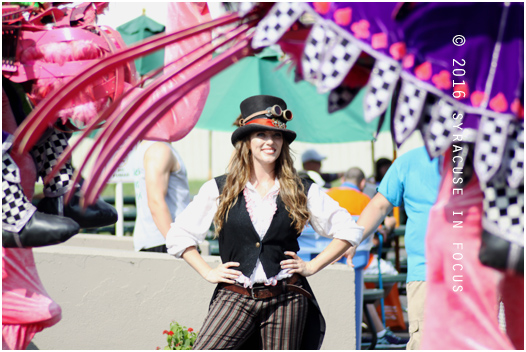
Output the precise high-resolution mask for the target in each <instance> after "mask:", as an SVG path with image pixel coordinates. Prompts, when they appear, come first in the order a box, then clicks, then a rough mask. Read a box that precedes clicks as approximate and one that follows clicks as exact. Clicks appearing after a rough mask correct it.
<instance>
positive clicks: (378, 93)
mask: <svg viewBox="0 0 526 352" xmlns="http://www.w3.org/2000/svg"><path fill="white" fill-rule="evenodd" d="M401 70H402V67H401V66H400V64H398V63H397V62H395V61H390V60H380V59H379V60H376V62H375V64H374V67H373V71H372V72H371V76H370V78H369V82H368V83H367V88H366V92H365V98H364V101H363V103H364V118H365V121H366V122H367V123H369V122H371V121H372V120H374V119H375V118H376V117H378V116H380V115H381V114H382V113H384V112H385V111H386V110H387V107H388V106H389V103H390V102H391V98H392V95H393V91H394V89H395V87H396V83H397V82H398V79H399V78H400V72H401Z"/></svg>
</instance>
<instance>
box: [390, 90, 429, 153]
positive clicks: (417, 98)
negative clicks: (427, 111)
mask: <svg viewBox="0 0 526 352" xmlns="http://www.w3.org/2000/svg"><path fill="white" fill-rule="evenodd" d="M426 96H427V92H426V91H425V90H424V89H421V88H418V87H417V86H416V85H415V84H414V83H412V82H411V81H408V80H404V81H403V82H402V88H401V89H400V94H399V96H398V103H397V105H396V111H395V114H394V119H393V127H392V128H393V132H394V138H395V141H396V143H397V144H398V146H400V145H401V144H402V143H403V142H404V141H405V140H406V139H407V138H408V137H409V136H410V135H411V133H413V131H414V130H415V128H416V127H417V126H418V124H419V121H420V118H421V116H422V112H423V108H424V104H425V102H426Z"/></svg>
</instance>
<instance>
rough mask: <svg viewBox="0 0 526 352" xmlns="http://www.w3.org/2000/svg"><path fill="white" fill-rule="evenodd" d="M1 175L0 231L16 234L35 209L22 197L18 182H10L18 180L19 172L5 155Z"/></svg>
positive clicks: (7, 155)
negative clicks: (0, 207) (0, 225)
mask: <svg viewBox="0 0 526 352" xmlns="http://www.w3.org/2000/svg"><path fill="white" fill-rule="evenodd" d="M6 157H7V158H6ZM8 165H9V166H8ZM17 174H18V175H17ZM2 175H3V178H2V229H4V230H6V231H10V232H16V233H18V232H20V231H21V230H22V228H23V227H24V226H25V225H26V223H27V222H28V221H29V219H31V216H32V215H33V213H34V212H35V211H36V208H35V206H33V204H31V202H30V201H29V200H28V199H27V198H26V196H25V195H24V192H23V190H22V187H21V185H20V181H18V182H13V181H10V180H15V179H17V178H18V180H20V178H19V175H20V170H19V169H18V166H17V165H16V164H15V162H14V161H13V159H11V157H10V156H9V154H7V153H6V154H4V155H3V156H2Z"/></svg>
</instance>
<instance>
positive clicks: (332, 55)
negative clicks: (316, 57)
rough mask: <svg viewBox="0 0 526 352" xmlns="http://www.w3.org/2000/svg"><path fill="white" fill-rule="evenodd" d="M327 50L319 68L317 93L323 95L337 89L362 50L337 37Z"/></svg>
mask: <svg viewBox="0 0 526 352" xmlns="http://www.w3.org/2000/svg"><path fill="white" fill-rule="evenodd" d="M333 43H334V45H333V46H332V47H330V48H328V51H327V53H325V55H324V56H323V62H322V63H321V67H320V79H319V80H318V82H317V88H318V93H321V94H324V93H327V92H329V91H331V90H332V89H334V88H336V87H338V86H339V85H340V84H341V83H342V81H343V80H344V78H345V76H347V74H348V73H349V71H350V70H351V68H352V67H353V66H354V64H355V63H356V60H358V57H359V56H360V54H361V52H362V50H361V49H360V48H359V47H358V46H356V45H354V44H353V43H352V42H351V41H349V40H348V39H346V38H344V37H341V36H337V38H336V39H335V40H334V41H333Z"/></svg>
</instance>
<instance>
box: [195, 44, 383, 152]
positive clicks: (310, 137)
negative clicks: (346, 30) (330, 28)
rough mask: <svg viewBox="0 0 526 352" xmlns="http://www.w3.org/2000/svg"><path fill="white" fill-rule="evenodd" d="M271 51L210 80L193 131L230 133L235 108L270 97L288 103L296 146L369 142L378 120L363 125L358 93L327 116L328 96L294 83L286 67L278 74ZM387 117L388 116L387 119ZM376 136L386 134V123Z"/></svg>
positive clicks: (237, 109)
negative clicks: (257, 97)
mask: <svg viewBox="0 0 526 352" xmlns="http://www.w3.org/2000/svg"><path fill="white" fill-rule="evenodd" d="M279 64H280V63H279V61H278V59H277V54H276V52H275V51H273V50H267V51H263V52H262V53H261V54H259V55H258V56H250V57H246V58H244V59H242V60H240V61H239V62H237V63H235V64H234V65H232V66H230V67H229V68H228V69H226V70H224V71H222V72H221V73H219V74H218V75H216V76H214V77H213V78H212V79H211V80H210V94H209V96H208V99H207V102H206V105H205V108H204V110H203V113H202V114H201V117H200V119H199V121H198V122H197V125H196V127H198V128H202V129H207V130H212V131H233V130H234V129H235V128H234V127H233V126H232V123H233V122H234V120H235V119H236V117H237V116H238V115H239V104H240V103H241V101H242V100H244V99H245V98H247V97H249V96H252V95H258V94H266V95H274V96H278V97H280V98H283V100H285V101H286V102H287V106H288V109H289V110H291V111H292V113H293V115H294V118H293V119H292V121H290V122H288V123H287V127H288V128H290V129H292V130H294V131H295V132H296V133H297V139H296V140H297V141H301V142H310V143H344V142H355V141H368V140H373V139H374V134H375V132H376V130H377V126H378V122H379V121H378V120H379V119H375V120H373V121H372V122H371V123H366V122H365V121H364V118H363V96H364V93H365V92H364V91H362V92H360V93H359V94H358V96H357V97H356V98H355V99H354V100H353V102H352V103H351V104H350V105H349V106H347V107H346V108H345V109H343V110H340V111H337V112H335V113H332V114H329V113H328V95H329V94H328V93H327V94H319V93H318V92H317V91H316V88H315V87H314V86H313V85H311V84H310V83H307V82H305V81H300V82H298V83H295V82H294V74H293V72H288V67H282V68H279V69H278V65H279ZM389 114H390V111H389V110H388V111H387V116H390V115H389ZM381 131H389V119H386V122H385V123H384V124H383V126H382V128H381Z"/></svg>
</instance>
